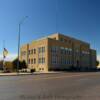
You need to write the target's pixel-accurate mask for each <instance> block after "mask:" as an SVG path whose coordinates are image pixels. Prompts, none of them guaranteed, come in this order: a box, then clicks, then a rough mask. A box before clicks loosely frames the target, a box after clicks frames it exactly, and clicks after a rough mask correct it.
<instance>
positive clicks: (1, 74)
mask: <svg viewBox="0 0 100 100" xmlns="http://www.w3.org/2000/svg"><path fill="white" fill-rule="evenodd" d="M56 73H62V72H53V71H52V72H34V73H21V72H19V73H16V72H13V73H0V76H18V75H39V74H56Z"/></svg>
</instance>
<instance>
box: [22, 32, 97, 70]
mask: <svg viewBox="0 0 100 100" xmlns="http://www.w3.org/2000/svg"><path fill="white" fill-rule="evenodd" d="M20 60H25V61H26V64H27V66H28V68H29V69H35V70H36V71H49V70H67V69H70V68H71V67H74V68H79V69H82V70H85V69H94V68H96V50H94V49H91V48H90V44H89V43H87V42H84V41H81V40H78V39H75V38H72V37H69V36H65V35H62V34H60V33H55V34H52V35H50V36H47V37H44V38H41V39H38V40H35V41H33V42H31V43H29V44H25V45H22V46H21V48H20Z"/></svg>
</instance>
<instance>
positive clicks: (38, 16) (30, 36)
mask: <svg viewBox="0 0 100 100" xmlns="http://www.w3.org/2000/svg"><path fill="white" fill-rule="evenodd" d="M24 16H28V18H27V19H26V20H25V21H24V23H23V24H22V26H21V44H23V43H27V42H31V41H32V40H34V39H37V38H40V37H42V36H46V35H49V34H51V33H55V32H60V33H63V34H65V35H69V36H72V37H75V38H78V39H81V40H83V41H87V42H89V43H91V48H94V49H96V50H97V53H98V56H99V55H100V45H99V37H100V28H99V27H100V0H0V55H1V54H2V48H3V47H2V45H3V40H5V45H6V48H7V49H8V51H9V52H10V53H9V55H8V56H10V55H11V56H13V55H16V54H17V42H18V23H19V22H20V20H21V19H22V18H23V17H24Z"/></svg>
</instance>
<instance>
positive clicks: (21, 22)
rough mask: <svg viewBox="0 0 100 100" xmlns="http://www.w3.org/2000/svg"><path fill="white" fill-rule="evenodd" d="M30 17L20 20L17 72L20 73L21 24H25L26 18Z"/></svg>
mask: <svg viewBox="0 0 100 100" xmlns="http://www.w3.org/2000/svg"><path fill="white" fill-rule="evenodd" d="M26 18H28V16H25V17H24V18H23V19H22V20H21V21H20V22H19V34H18V61H17V72H18V73H19V57H20V31H21V25H22V24H23V22H24V20H25V19H26Z"/></svg>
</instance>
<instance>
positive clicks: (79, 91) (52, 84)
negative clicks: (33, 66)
mask: <svg viewBox="0 0 100 100" xmlns="http://www.w3.org/2000/svg"><path fill="white" fill-rule="evenodd" d="M0 100H100V73H99V72H91V73H88V72H87V73H85V72H84V73H83V72H82V73H55V74H39V75H25V76H24V75H19V76H3V77H2V76H1V77H0Z"/></svg>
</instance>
